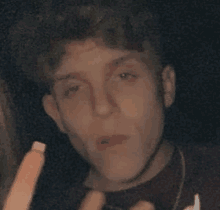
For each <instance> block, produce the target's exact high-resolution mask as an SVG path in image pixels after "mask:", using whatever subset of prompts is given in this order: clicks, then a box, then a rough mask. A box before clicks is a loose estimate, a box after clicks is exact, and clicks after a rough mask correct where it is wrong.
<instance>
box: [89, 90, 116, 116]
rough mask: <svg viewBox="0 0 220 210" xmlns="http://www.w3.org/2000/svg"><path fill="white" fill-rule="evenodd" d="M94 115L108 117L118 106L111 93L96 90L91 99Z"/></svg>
mask: <svg viewBox="0 0 220 210" xmlns="http://www.w3.org/2000/svg"><path fill="white" fill-rule="evenodd" d="M92 104H93V113H94V116H96V117H100V118H108V117H109V116H111V115H112V114H113V113H114V112H116V111H118V110H119V108H118V106H117V104H116V102H115V100H114V99H113V97H112V95H111V94H110V93H108V92H106V91H105V90H98V91H96V93H95V94H94V98H93V100H92Z"/></svg>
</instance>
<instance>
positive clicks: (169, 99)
mask: <svg viewBox="0 0 220 210" xmlns="http://www.w3.org/2000/svg"><path fill="white" fill-rule="evenodd" d="M162 79H163V89H164V105H165V107H167V108H168V107H170V106H171V105H172V103H173V102H174V100H175V92H176V74H175V71H174V68H173V67H172V66H169V65H168V66H166V67H165V68H164V70H163V72H162Z"/></svg>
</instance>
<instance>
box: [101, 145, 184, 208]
mask: <svg viewBox="0 0 220 210" xmlns="http://www.w3.org/2000/svg"><path fill="white" fill-rule="evenodd" d="M177 148H178V150H179V153H180V156H181V163H182V180H181V183H180V188H179V192H178V194H177V197H176V202H175V204H174V206H173V209H172V210H176V208H177V206H178V203H179V199H180V196H181V193H182V189H183V185H184V181H185V174H186V164H185V158H184V155H183V152H182V151H181V150H180V148H179V147H177ZM105 209H109V210H122V209H121V208H119V207H112V206H110V205H106V206H105Z"/></svg>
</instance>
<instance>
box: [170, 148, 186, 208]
mask: <svg viewBox="0 0 220 210" xmlns="http://www.w3.org/2000/svg"><path fill="white" fill-rule="evenodd" d="M177 148H178V150H179V153H180V155H181V162H182V180H181V184H180V189H179V192H178V194H177V197H176V202H175V204H174V206H173V209H172V210H176V208H177V205H178V203H179V199H180V196H181V193H182V189H183V185H184V181H185V175H186V163H185V158H184V155H183V152H182V151H181V150H180V148H179V147H177Z"/></svg>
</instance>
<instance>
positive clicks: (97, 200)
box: [80, 191, 105, 210]
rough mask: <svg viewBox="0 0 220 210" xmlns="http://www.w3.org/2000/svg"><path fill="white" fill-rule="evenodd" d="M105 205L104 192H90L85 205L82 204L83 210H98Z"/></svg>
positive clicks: (84, 202)
mask: <svg viewBox="0 0 220 210" xmlns="http://www.w3.org/2000/svg"><path fill="white" fill-rule="evenodd" d="M104 203H105V195H104V193H103V192H99V191H90V192H89V193H88V194H87V195H86V198H85V200H84V201H83V203H82V204H81V208H80V209H81V210H93V209H94V210H98V209H101V208H102V206H103V205H104Z"/></svg>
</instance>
